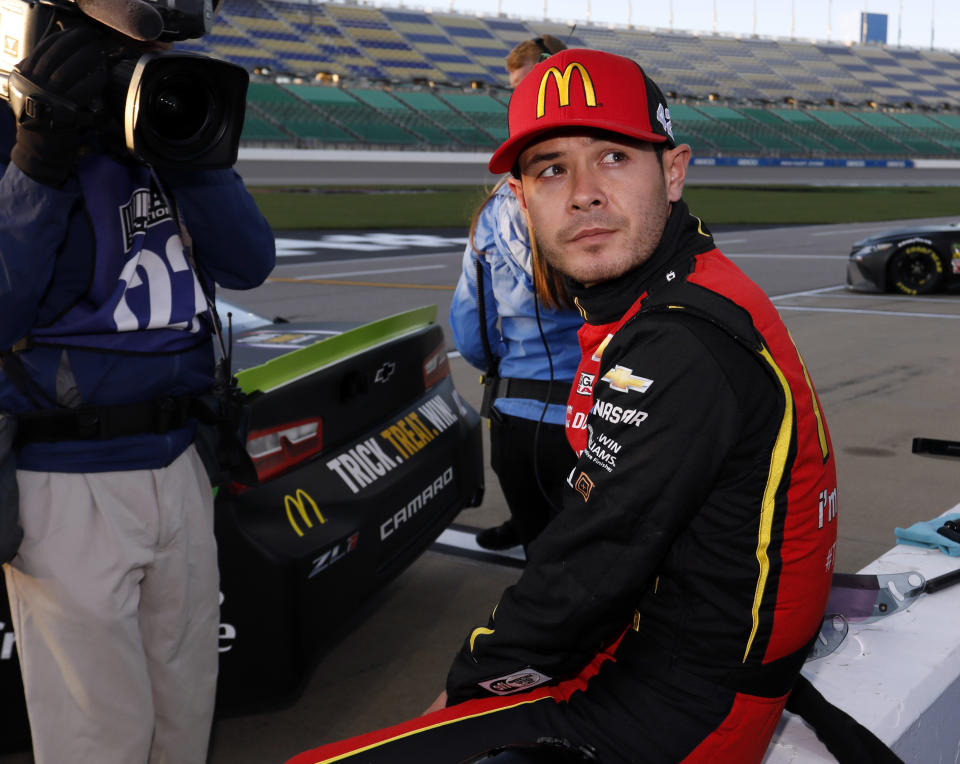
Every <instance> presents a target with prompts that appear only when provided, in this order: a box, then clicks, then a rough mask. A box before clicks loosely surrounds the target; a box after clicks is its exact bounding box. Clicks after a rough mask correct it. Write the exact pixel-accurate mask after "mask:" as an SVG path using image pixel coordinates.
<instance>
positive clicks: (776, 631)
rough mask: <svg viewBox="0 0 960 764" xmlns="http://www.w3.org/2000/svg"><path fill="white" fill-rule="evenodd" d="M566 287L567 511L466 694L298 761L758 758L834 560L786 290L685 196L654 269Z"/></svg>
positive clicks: (817, 425)
mask: <svg viewBox="0 0 960 764" xmlns="http://www.w3.org/2000/svg"><path fill="white" fill-rule="evenodd" d="M571 291H572V293H573V295H574V297H575V302H576V304H577V306H578V307H579V308H580V310H581V312H582V314H583V316H584V318H585V319H586V322H587V323H586V324H585V325H584V327H583V329H581V331H580V339H581V345H582V348H583V362H582V363H581V366H580V369H579V371H578V376H577V378H576V379H575V380H574V385H573V388H572V390H571V395H570V406H569V407H568V422H567V427H568V434H569V437H570V441H571V444H572V445H573V446H574V448H575V450H576V451H577V452H579V453H580V459H579V461H578V463H577V466H576V468H575V469H574V471H573V472H572V473H571V475H570V478H569V479H568V486H567V490H566V492H565V496H564V507H563V511H562V512H561V513H560V515H559V516H558V517H557V518H555V519H554V520H553V521H552V522H551V524H550V525H549V526H548V528H547V529H546V530H545V531H544V532H543V534H541V536H540V537H538V539H537V540H536V541H535V542H534V543H533V544H532V545H531V547H530V549H529V561H528V563H527V566H526V568H525V570H524V572H523V575H522V577H521V579H520V581H519V582H518V583H517V584H516V585H515V586H513V587H510V588H509V589H507V590H506V591H505V592H504V594H503V597H502V598H501V600H500V603H499V604H498V606H497V608H496V609H495V610H494V613H493V615H492V616H491V618H490V620H489V622H488V623H487V625H486V626H483V627H480V628H477V629H475V630H474V631H473V632H472V633H471V634H470V635H468V637H467V639H466V641H465V643H464V645H463V647H462V649H461V650H460V652H459V654H458V655H457V657H456V659H455V661H454V664H453V666H452V668H451V670H450V674H449V677H448V680H447V691H448V697H449V703H450V704H451V705H450V706H448V707H447V708H446V709H444V710H443V711H440V712H437V714H434V715H430V716H426V717H421V718H420V719H417V720H413V721H411V722H409V723H407V724H406V725H399V726H398V727H395V728H390V729H388V730H383V731H380V732H379V733H371V734H370V735H367V736H363V737H362V738H358V739H353V740H351V741H345V742H344V743H340V744H334V745H331V746H327V747H325V748H321V749H318V750H316V751H313V752H310V753H308V754H302V755H301V757H298V758H297V759H295V761H296V762H298V764H305V763H306V762H320V761H325V760H329V759H331V758H333V757H334V756H338V755H343V754H344V753H347V754H349V753H350V752H356V753H355V754H354V755H348V756H347V758H348V759H349V760H350V761H357V762H361V761H362V762H381V761H384V762H386V761H389V762H407V761H410V762H413V761H427V760H429V761H431V762H448V761H449V762H458V761H461V760H462V759H464V758H466V756H468V755H470V754H472V753H476V752H478V751H482V750H484V746H485V747H486V748H490V747H493V746H494V745H496V744H504V743H517V742H525V741H531V740H535V739H536V738H538V737H542V736H546V737H562V738H566V739H567V740H569V741H571V742H572V743H574V744H576V745H588V746H591V747H592V748H593V749H595V750H596V751H597V753H598V756H599V760H600V761H601V762H634V761H643V762H677V761H707V760H713V761H714V762H716V761H720V762H737V763H738V764H739V763H740V762H750V761H760V759H761V758H762V757H763V754H764V751H765V750H766V747H767V745H768V742H769V740H770V737H771V735H772V734H773V730H774V727H775V726H776V722H777V719H778V718H779V716H780V713H781V711H782V709H783V705H784V703H785V701H786V697H787V695H788V694H789V692H790V688H791V686H792V684H793V681H794V679H795V677H796V675H797V672H798V671H799V668H800V666H801V665H802V662H803V659H804V657H805V654H806V650H807V647H808V645H809V643H810V642H811V640H812V639H813V637H814V635H815V634H816V632H817V630H818V627H819V624H820V621H821V618H822V615H823V609H824V606H825V604H826V598H827V594H828V592H829V588H830V580H831V576H832V570H833V559H834V553H835V543H836V522H835V516H836V474H835V469H834V462H833V456H832V453H831V450H830V448H831V447H830V440H829V435H828V433H827V430H826V425H825V422H824V420H823V415H822V412H821V410H820V406H819V403H818V401H817V398H816V394H815V392H814V389H813V385H812V383H811V381H810V379H809V376H808V375H807V372H806V369H805V368H804V365H803V361H802V360H801V358H800V356H799V353H798V352H797V350H796V347H795V346H794V344H793V342H792V340H791V338H790V336H789V334H788V332H787V330H786V328H785V326H784V325H783V323H782V322H781V320H780V318H779V316H778V314H777V312H776V310H775V309H774V307H773V305H772V304H771V303H770V301H769V300H768V299H767V298H766V296H765V295H764V294H763V293H762V291H761V290H760V289H759V287H757V286H756V285H755V284H754V283H753V282H751V281H750V280H749V279H748V278H747V277H746V276H745V275H744V274H743V273H742V272H741V271H740V270H739V269H737V267H736V266H735V265H733V264H732V263H731V262H730V261H729V260H727V259H726V258H724V257H723V255H722V254H720V252H719V251H718V250H717V249H716V248H715V246H714V244H713V240H712V238H711V237H710V236H709V234H708V233H707V232H706V231H705V230H704V229H703V226H702V224H701V222H700V221H699V220H698V219H697V218H695V217H693V216H692V215H690V214H689V211H688V210H687V207H686V205H685V204H684V203H682V202H680V203H678V204H675V205H674V208H673V210H672V214H671V216H670V218H669V220H668V223H667V226H666V229H665V231H664V234H663V237H662V239H661V242H660V244H659V245H658V247H657V249H656V251H655V252H654V253H653V255H652V256H651V258H650V259H649V260H648V261H647V262H646V263H645V264H644V265H643V266H641V267H640V268H639V269H636V270H634V271H631V272H630V273H628V274H626V275H624V276H622V277H620V278H618V279H616V280H613V281H609V282H605V283H602V284H599V285H596V286H594V287H591V288H589V289H588V288H583V287H580V286H578V285H575V284H574V285H572V287H571ZM388 741H389V744H388ZM364 748H365V750H364V751H363V753H362V754H361V753H360V750H363V749H364Z"/></svg>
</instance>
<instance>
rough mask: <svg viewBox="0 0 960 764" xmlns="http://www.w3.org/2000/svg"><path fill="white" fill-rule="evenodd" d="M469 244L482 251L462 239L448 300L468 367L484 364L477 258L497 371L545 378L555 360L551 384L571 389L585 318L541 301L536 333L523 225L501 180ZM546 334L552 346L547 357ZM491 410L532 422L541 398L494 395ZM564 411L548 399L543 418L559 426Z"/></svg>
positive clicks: (455, 336) (455, 334) (538, 413)
mask: <svg viewBox="0 0 960 764" xmlns="http://www.w3.org/2000/svg"><path fill="white" fill-rule="evenodd" d="M474 243H475V244H476V248H477V250H480V251H481V252H482V253H483V254H482V255H477V254H476V252H475V250H474V248H473V246H471V244H470V243H468V244H467V248H466V251H465V252H464V254H463V273H462V274H461V275H460V281H459V282H458V283H457V289H456V292H454V295H453V302H452V303H451V305H450V328H451V329H452V331H453V341H454V344H455V345H456V346H457V350H459V351H460V354H461V355H462V356H463V357H464V358H466V359H467V361H469V362H470V363H471V364H472V365H473V366H476V367H477V368H478V369H483V370H486V366H487V361H486V357H485V356H484V353H483V344H482V340H481V339H480V314H479V311H478V310H477V273H476V265H475V262H476V259H477V258H478V257H479V259H480V264H481V267H482V269H483V293H484V306H485V308H486V314H487V316H486V318H487V336H488V337H489V338H490V348H491V350H492V351H493V354H494V355H495V356H496V357H497V358H498V359H499V374H500V376H501V377H514V378H518V379H540V380H549V379H550V361H552V363H553V379H554V381H555V384H557V385H561V386H562V387H563V388H564V389H565V390H567V389H569V387H570V383H571V381H572V380H573V377H574V374H575V373H576V370H577V366H578V365H579V363H580V345H579V343H578V341H577V329H579V328H580V326H581V325H582V324H583V319H582V318H580V316H579V315H578V314H577V313H575V312H574V311H570V310H548V309H546V308H544V307H543V306H542V305H541V306H540V325H541V326H542V327H543V337H541V335H540V330H539V329H538V327H537V317H536V312H535V309H534V299H533V275H532V269H531V263H530V261H531V255H530V238H529V235H528V232H527V223H526V219H525V218H524V216H523V212H522V211H521V209H520V204H519V203H518V202H517V199H516V197H515V196H514V195H513V192H512V191H511V190H510V187H509V186H508V185H507V184H506V183H503V184H502V185H501V186H500V187H499V188H497V190H496V192H495V194H494V196H493V197H492V198H491V199H490V200H489V201H488V202H487V203H486V205H484V207H483V209H482V210H481V211H480V217H479V219H478V220H477V226H476V232H475V235H474ZM544 338H545V339H546V343H547V345H548V346H549V348H550V360H549V361H548V358H547V352H546V350H545V348H544ZM494 408H496V409H497V410H498V411H500V412H502V413H504V414H509V415H511V416H518V417H523V418H524V419H534V420H537V419H540V416H541V414H542V413H543V403H542V402H541V401H535V400H531V399H526V398H498V399H497V401H496V403H495V404H494ZM565 413H566V408H565V406H561V405H558V404H550V405H549V406H548V407H547V414H546V416H544V421H545V422H551V423H553V424H562V423H563V421H564V414H565Z"/></svg>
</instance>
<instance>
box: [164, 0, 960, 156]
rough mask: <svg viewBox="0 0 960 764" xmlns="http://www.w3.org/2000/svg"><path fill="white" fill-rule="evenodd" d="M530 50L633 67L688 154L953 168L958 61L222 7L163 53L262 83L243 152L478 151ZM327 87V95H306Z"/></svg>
mask: <svg viewBox="0 0 960 764" xmlns="http://www.w3.org/2000/svg"><path fill="white" fill-rule="evenodd" d="M398 6H399V3H398ZM542 34H553V35H555V36H557V37H559V38H561V39H563V40H565V41H566V42H567V44H568V45H569V46H571V47H577V46H582V47H592V48H599V49H603V50H610V51H612V52H615V53H619V54H621V55H626V56H630V57H632V58H635V59H636V60H637V61H638V62H640V63H641V64H642V65H643V66H644V68H645V69H646V70H647V72H648V73H649V74H650V75H651V76H652V77H653V78H654V79H656V80H657V82H658V83H659V84H660V85H661V87H663V89H664V90H665V91H666V92H667V93H668V96H669V99H670V101H671V104H672V117H673V122H674V128H675V130H676V131H677V132H678V134H679V136H680V137H682V138H683V139H684V140H688V141H689V142H690V143H691V144H692V145H693V147H694V149H695V150H696V151H697V152H698V153H704V152H706V153H715V154H736V155H751V156H765V155H766V156H810V157H831V156H856V157H893V158H897V157H903V158H910V157H918V156H942V157H955V156H958V155H960V116H958V113H957V109H958V108H960V55H957V54H955V53H952V52H950V51H946V50H915V49H907V48H895V47H890V48H884V47H881V46H864V45H841V44H838V43H816V44H811V43H805V42H800V41H798V40H779V39H778V40H774V39H761V38H735V37H723V36H718V35H700V36H698V35H693V34H689V33H685V32H666V31H663V30H649V29H643V28H626V27H619V26H618V27H614V26H608V25H605V26H597V25H590V24H587V25H579V26H577V27H576V28H575V29H574V30H571V29H570V28H569V27H568V26H566V25H564V24H560V23H557V22H550V21H546V20H543V21H534V20H520V19H514V18H506V17H502V16H501V17H480V16H476V15H467V14H459V13H454V12H452V11H451V12H447V13H442V12H424V11H420V10H415V9H411V8H404V7H394V8H386V7H384V8H378V7H374V6H373V5H368V4H366V3H364V4H360V3H357V2H346V3H344V2H321V0H230V2H229V3H226V4H225V5H224V7H223V9H222V11H221V15H220V17H219V18H218V21H217V23H216V24H215V25H214V28H213V31H212V32H211V34H209V35H207V36H206V37H204V38H203V39H201V40H195V41H188V42H184V43H179V44H178V47H180V48H183V49H185V50H195V51H199V52H202V53H206V54H209V55H213V56H217V57H219V58H223V59H225V60H228V61H232V62H234V63H237V64H239V65H240V66H243V67H244V68H246V69H247V70H249V71H251V72H254V73H255V74H263V75H266V77H264V78H263V81H260V80H259V79H258V78H256V77H255V79H257V81H255V82H254V83H253V86H251V90H250V97H249V101H248V102H249V108H248V115H247V121H246V124H245V127H244V132H243V139H244V140H245V141H250V142H259V143H273V142H277V141H280V142H296V143H298V144H299V145H318V144H323V145H326V144H344V145H349V144H371V145H392V146H398V147H402V146H409V147H432V148H439V147H449V148H455V149H463V148H471V149H488V148H489V147H490V146H492V145H495V144H496V143H498V142H499V141H501V140H502V139H503V137H504V136H505V134H506V119H505V113H506V108H505V104H506V102H507V100H508V97H509V91H507V89H506V88H507V85H508V83H507V73H506V71H505V69H504V66H503V59H504V57H505V56H506V54H507V52H508V51H509V50H510V49H511V48H512V47H513V46H514V45H515V44H516V43H517V42H519V41H520V40H524V39H530V38H532V37H535V36H537V35H542ZM277 75H280V77H279V78H277ZM333 77H335V78H339V86H338V87H331V86H329V84H325V85H323V86H319V85H313V84H311V83H312V81H313V80H314V78H318V79H320V78H322V79H324V80H325V81H327V83H329V80H330V79H331V78H333ZM267 79H269V80H270V81H269V82H268V81H266V80H267ZM274 79H277V81H276V82H274ZM868 105H869V106H868ZM921 107H923V108H922V109H921Z"/></svg>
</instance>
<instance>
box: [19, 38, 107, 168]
mask: <svg viewBox="0 0 960 764" xmlns="http://www.w3.org/2000/svg"><path fill="white" fill-rule="evenodd" d="M104 47H105V45H104V36H103V32H102V31H100V30H98V29H96V28H92V27H89V26H79V27H74V28H72V29H68V30H66V31H62V32H55V33H54V34H52V35H50V36H49V37H45V38H44V39H42V40H41V41H40V42H39V43H37V45H36V47H35V48H34V49H33V51H32V52H31V53H30V55H29V56H27V57H26V58H25V59H23V61H21V62H20V63H19V64H17V66H16V67H14V70H13V72H12V73H11V75H10V103H11V106H12V107H13V111H14V114H16V116H17V143H16V145H15V146H14V147H13V150H12V151H11V152H10V158H11V159H12V160H13V162H14V164H16V165H17V167H19V168H20V169H21V170H23V172H25V173H26V174H27V175H29V176H30V177H31V178H33V179H34V180H36V181H38V182H40V183H43V184H45V185H48V186H54V187H60V186H62V185H63V184H64V183H65V182H66V180H67V178H68V177H69V176H70V174H71V173H72V172H73V171H74V169H75V167H76V163H77V157H78V155H79V153H80V150H81V149H82V148H83V146H84V145H85V143H86V140H87V138H88V136H89V135H90V133H91V128H92V127H94V126H95V125H96V124H97V123H98V122H99V120H100V113H101V112H102V110H103V93H104V89H105V87H106V85H107V65H106V55H105V53H104Z"/></svg>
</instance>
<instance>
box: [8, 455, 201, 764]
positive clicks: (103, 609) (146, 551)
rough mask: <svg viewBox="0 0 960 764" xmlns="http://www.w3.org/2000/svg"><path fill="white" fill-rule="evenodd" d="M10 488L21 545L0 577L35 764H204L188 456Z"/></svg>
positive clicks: (21, 478)
mask: <svg viewBox="0 0 960 764" xmlns="http://www.w3.org/2000/svg"><path fill="white" fill-rule="evenodd" d="M17 478H18V482H19V485H20V522H21V524H22V525H23V529H24V539H23V544H22V545H21V547H20V551H19V553H18V554H17V556H16V557H15V558H14V559H13V561H12V562H11V563H10V564H9V565H6V566H4V568H5V571H6V578H7V589H8V591H9V595H10V610H11V615H12V620H13V626H14V631H15V633H16V636H17V650H18V652H19V654H20V665H21V668H22V670H23V680H24V686H25V689H26V697H27V708H28V711H29V715H30V724H31V727H32V730H33V747H34V757H35V760H36V762H37V764H65V763H66V762H70V764H86V763H87V762H89V764H111V763H112V762H116V764H140V763H141V762H142V763H144V764H145V763H146V762H151V764H154V763H159V762H164V763H165V764H186V763H188V762H197V763H198V764H200V763H202V762H204V761H206V755H207V745H208V741H209V736H210V725H211V720H212V716H213V701H214V692H215V688H216V678H217V630H218V628H219V625H218V622H219V617H218V594H219V575H218V572H217V556H216V542H215V540H214V537H213V496H212V492H211V489H210V483H209V482H208V480H207V476H206V473H205V472H204V469H203V465H202V464H201V462H200V458H199V457H198V456H197V453H196V451H195V449H194V448H193V447H192V446H191V447H190V448H189V449H188V450H187V451H186V452H185V453H183V454H182V455H181V456H180V457H179V458H177V459H176V460H175V461H174V462H173V464H171V465H170V466H169V467H166V468H164V469H157V470H135V471H129V472H106V473H91V474H69V473H49V472H27V471H23V470H21V471H20V472H18V473H17Z"/></svg>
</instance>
